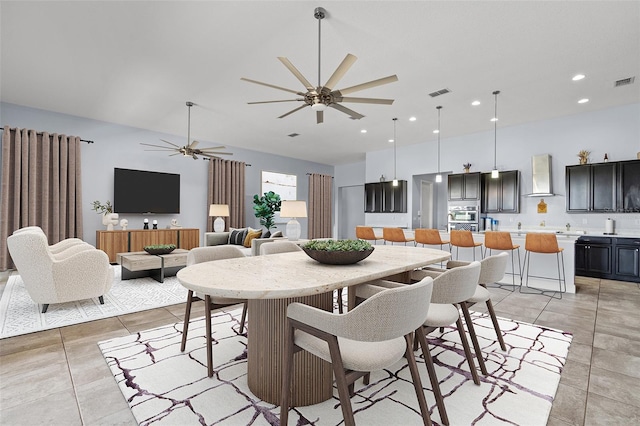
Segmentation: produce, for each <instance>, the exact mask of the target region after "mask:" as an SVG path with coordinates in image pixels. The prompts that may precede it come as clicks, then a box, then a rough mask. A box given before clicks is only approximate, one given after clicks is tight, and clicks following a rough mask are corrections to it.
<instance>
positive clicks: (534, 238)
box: [524, 232, 561, 253]
mask: <svg viewBox="0 0 640 426" xmlns="http://www.w3.org/2000/svg"><path fill="white" fill-rule="evenodd" d="M524 248H525V250H527V251H531V252H534V253H559V252H560V251H561V250H560V248H559V247H558V239H557V238H556V234H545V233H540V232H529V233H527V235H526V237H525V240H524Z"/></svg>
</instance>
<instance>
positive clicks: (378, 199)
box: [364, 180, 407, 213]
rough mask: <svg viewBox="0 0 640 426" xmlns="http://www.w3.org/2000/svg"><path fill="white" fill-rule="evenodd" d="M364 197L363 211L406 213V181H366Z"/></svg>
mask: <svg viewBox="0 0 640 426" xmlns="http://www.w3.org/2000/svg"><path fill="white" fill-rule="evenodd" d="M364 199H365V201H364V211H365V213H406V212H407V181H406V180H399V181H398V186H393V182H374V183H366V184H365V185H364Z"/></svg>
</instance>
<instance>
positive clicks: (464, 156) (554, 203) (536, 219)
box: [336, 104, 640, 232]
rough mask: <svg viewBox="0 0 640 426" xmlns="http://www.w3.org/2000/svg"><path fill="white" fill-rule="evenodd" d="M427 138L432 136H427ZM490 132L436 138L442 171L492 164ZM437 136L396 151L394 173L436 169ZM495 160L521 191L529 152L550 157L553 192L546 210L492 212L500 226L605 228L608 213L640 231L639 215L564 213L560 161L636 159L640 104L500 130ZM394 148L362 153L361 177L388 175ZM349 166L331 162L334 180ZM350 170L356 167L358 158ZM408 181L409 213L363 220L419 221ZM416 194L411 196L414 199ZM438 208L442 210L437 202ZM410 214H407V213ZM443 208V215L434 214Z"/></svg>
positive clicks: (407, 175)
mask: <svg viewBox="0 0 640 426" xmlns="http://www.w3.org/2000/svg"><path fill="white" fill-rule="evenodd" d="M429 137H430V138H431V139H433V137H432V136H431V135H430V136H429ZM493 138H494V133H493V130H490V131H487V132H482V133H476V134H471V135H466V136H461V137H456V138H443V139H441V170H450V171H453V172H454V173H462V164H463V163H467V162H470V163H472V167H471V171H482V172H488V171H490V170H491V169H492V168H493ZM436 143H437V142H436V140H435V139H433V140H429V141H427V142H424V143H420V144H417V145H411V146H408V147H404V148H403V147H399V148H398V150H397V161H398V164H397V177H398V179H403V180H407V181H408V182H411V181H412V179H413V177H414V176H415V175H422V174H430V173H435V172H436V171H437V158H436V152H437V150H436V149H437V145H436ZM497 147H498V148H497V165H498V169H500V170H520V171H521V178H522V179H521V186H520V193H521V194H528V193H530V192H531V191H532V178H531V157H532V156H533V155H537V154H551V156H552V180H553V191H554V193H556V194H558V195H556V196H555V197H550V198H545V202H546V203H547V211H548V213H547V214H538V213H537V208H536V206H537V203H538V202H539V201H540V198H529V197H522V198H521V199H520V205H521V208H520V214H517V215H516V214H513V215H511V214H495V215H492V216H495V217H496V218H497V219H498V220H500V223H501V225H502V226H503V227H504V228H511V227H514V228H515V226H516V224H517V222H522V225H523V227H524V228H527V227H537V226H539V224H540V222H541V221H542V220H545V222H546V225H547V227H556V228H564V226H565V224H566V223H570V224H571V226H572V229H586V230H591V231H594V232H603V230H604V222H605V219H606V218H607V217H611V218H613V219H615V221H616V229H617V230H618V231H631V232H640V223H639V221H640V215H638V214H631V213H626V214H623V213H618V214H605V213H591V214H575V213H573V214H569V213H566V212H565V197H564V195H565V177H564V174H565V166H567V165H572V164H577V163H578V157H577V153H578V151H580V150H581V149H586V150H589V151H591V152H592V154H591V162H600V161H602V159H603V158H604V154H605V153H608V155H609V160H610V161H620V160H630V159H635V158H636V154H637V153H638V152H640V104H631V105H626V106H621V107H615V108H609V109H605V110H600V111H594V112H588V113H584V114H577V115H571V116H566V117H561V118H556V119H553V120H545V121H539V122H535V123H528V124H523V125H518V126H511V127H504V128H500V127H498V133H497ZM390 158H393V149H392V148H391V149H387V150H382V151H374V152H368V153H367V154H366V161H365V162H366V166H365V181H366V182H377V181H378V180H379V178H380V175H381V174H384V175H385V176H387V177H389V176H393V163H392V161H390V160H389V159H390ZM351 167H352V165H342V166H336V185H337V186H341V185H342V184H343V183H342V182H341V181H340V180H339V179H338V177H339V176H342V174H343V169H349V168H351ZM355 167H356V168H358V169H361V165H360V164H359V163H358V164H357V165H355ZM414 189H415V187H414V185H409V187H408V209H407V211H408V213H406V214H375V215H374V214H367V215H366V222H367V224H373V225H380V224H382V223H381V222H382V221H384V224H386V225H394V226H406V225H407V224H409V225H410V226H411V224H412V223H414V222H415V220H417V217H414V215H415V212H416V211H417V209H416V208H413V207H412V206H413V204H414V203H419V195H417V196H415V197H414ZM414 198H415V200H414ZM441 208H442V207H441ZM412 212H413V214H412ZM440 213H441V212H440Z"/></svg>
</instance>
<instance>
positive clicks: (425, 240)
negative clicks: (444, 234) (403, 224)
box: [415, 228, 445, 245]
mask: <svg viewBox="0 0 640 426" xmlns="http://www.w3.org/2000/svg"><path fill="white" fill-rule="evenodd" d="M415 238H416V243H418V244H427V245H441V244H445V243H444V242H442V239H441V238H440V232H438V230H437V229H425V228H420V229H416V230H415Z"/></svg>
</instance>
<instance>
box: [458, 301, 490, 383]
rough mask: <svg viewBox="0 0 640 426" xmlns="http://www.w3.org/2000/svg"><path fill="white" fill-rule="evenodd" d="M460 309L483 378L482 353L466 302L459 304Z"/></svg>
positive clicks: (485, 373)
mask: <svg viewBox="0 0 640 426" xmlns="http://www.w3.org/2000/svg"><path fill="white" fill-rule="evenodd" d="M460 307H461V308H462V314H463V315H464V321H465V322H466V323H467V328H468V329H469V335H470V336H471V343H473V348H474V349H475V351H476V358H477V359H478V365H479V366H480V371H482V374H484V375H485V376H486V375H487V374H488V373H487V367H486V365H485V364H484V357H483V356H482V351H481V350H480V344H479V343H478V336H476V329H475V327H474V326H473V321H471V315H470V314H469V307H468V306H467V303H466V302H462V303H460Z"/></svg>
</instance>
